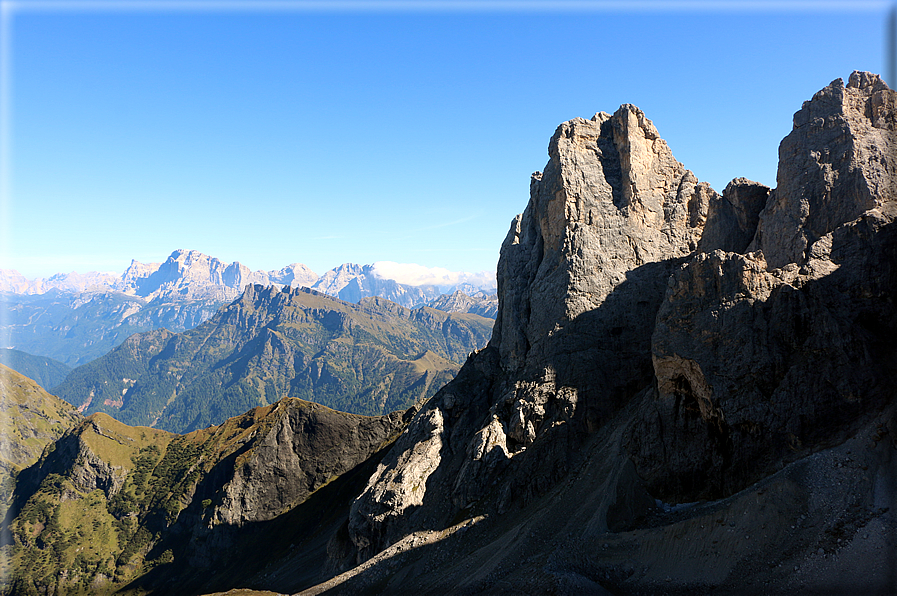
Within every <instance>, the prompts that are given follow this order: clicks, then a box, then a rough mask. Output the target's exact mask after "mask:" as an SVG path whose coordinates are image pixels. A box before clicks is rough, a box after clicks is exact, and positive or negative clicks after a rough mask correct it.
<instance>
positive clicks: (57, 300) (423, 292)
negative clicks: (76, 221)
mask: <svg viewBox="0 0 897 596" xmlns="http://www.w3.org/2000/svg"><path fill="white" fill-rule="evenodd" d="M255 284H259V285H265V286H274V287H289V288H298V287H311V288H313V289H316V290H318V291H320V292H323V293H325V294H329V295H331V296H334V297H337V298H340V299H342V300H346V301H348V302H355V303H357V302H358V301H359V300H361V299H362V298H365V297H372V296H378V297H381V298H386V299H388V300H391V301H393V302H395V303H397V304H401V305H404V306H407V307H418V306H424V305H427V304H430V303H435V304H436V307H437V308H438V305H439V304H440V303H439V298H440V296H441V290H445V291H447V292H456V291H462V292H465V291H466V292H467V294H476V293H477V292H480V294H479V297H476V298H471V299H469V300H468V303H469V308H470V309H472V311H475V312H476V313H477V314H484V315H486V316H489V314H490V313H493V312H494V310H495V308H496V307H497V300H496V299H495V298H494V297H493V296H492V294H494V287H493V286H486V287H485V288H478V287H476V286H472V285H470V284H469V283H464V284H460V285H458V286H445V287H439V286H436V285H429V286H411V285H407V284H400V283H398V282H396V281H394V280H390V279H383V278H381V277H379V276H378V275H377V274H376V272H375V268H374V267H373V266H372V265H365V266H360V265H354V264H351V263H346V264H344V265H341V266H339V267H337V268H336V269H334V270H332V271H328V272H327V273H325V274H324V275H322V276H321V277H318V276H317V275H316V274H315V273H313V272H312V271H311V270H310V269H308V268H307V267H306V266H305V265H302V264H299V263H294V264H292V265H289V266H287V267H284V268H283V269H281V270H279V271H269V272H264V271H250V270H249V268H248V267H246V266H245V265H242V264H240V263H238V262H234V263H231V264H229V265H227V264H225V263H222V262H221V261H219V260H218V259H216V258H214V257H210V256H207V255H204V254H202V253H200V252H197V251H187V250H176V251H174V252H173V253H172V254H171V255H170V256H169V257H168V259H167V260H166V261H165V262H164V263H161V264H160V263H149V264H144V263H139V262H137V261H132V263H131V265H130V266H129V267H128V269H127V270H126V271H125V272H124V273H123V274H122V275H121V276H113V275H110V274H99V273H91V274H87V275H80V274H76V273H72V274H59V275H54V276H53V277H51V278H48V279H37V280H27V279H25V278H24V277H22V276H21V275H19V274H18V273H17V272H15V271H12V270H3V271H0V299H2V302H3V306H4V308H5V309H6V311H7V320H5V321H3V323H2V325H3V327H2V328H0V337H5V338H7V341H8V342H9V344H8V346H6V347H9V348H15V349H17V350H20V351H22V352H25V353H28V354H33V355H38V356H45V357H49V358H53V359H55V360H58V361H60V362H62V363H64V364H66V365H67V366H71V367H75V366H79V365H82V364H86V363H87V362H90V361H91V360H94V359H96V358H98V357H100V356H102V355H103V354H106V353H107V352H109V350H111V349H112V348H114V347H115V346H117V345H119V344H121V343H122V342H123V341H124V340H125V339H126V338H128V337H129V336H131V335H133V334H134V333H139V332H143V331H152V330H155V329H162V328H164V329H168V330H169V331H173V332H175V333H178V332H182V331H186V330H188V329H192V328H193V327H195V326H196V325H198V324H200V323H202V322H203V321H205V320H206V319H208V318H209V317H211V316H212V315H213V314H215V312H217V311H218V309H219V308H221V307H222V306H224V305H225V304H228V303H229V302H232V301H233V300H235V299H237V298H238V297H239V296H240V295H241V294H242V292H243V290H244V288H245V287H247V285H255ZM454 308H455V310H453V311H452V312H460V311H459V308H460V307H459V306H458V303H457V302H456V303H455V304H454Z"/></svg>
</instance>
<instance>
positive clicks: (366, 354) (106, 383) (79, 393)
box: [53, 285, 493, 432]
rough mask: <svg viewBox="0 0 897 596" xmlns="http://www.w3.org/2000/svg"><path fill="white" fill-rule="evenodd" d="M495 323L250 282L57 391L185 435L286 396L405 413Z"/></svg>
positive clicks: (80, 372)
mask: <svg viewBox="0 0 897 596" xmlns="http://www.w3.org/2000/svg"><path fill="white" fill-rule="evenodd" d="M492 323H493V321H492V320H491V319H487V318H484V317H481V316H478V315H473V314H466V313H463V314H459V313H451V314H449V313H445V312H442V311H437V310H433V309H430V308H420V309H408V308H405V307H402V306H399V305H397V304H395V303H393V302H390V301H388V300H384V299H382V298H364V299H362V301H361V302H360V303H359V304H357V305H356V304H351V303H347V302H344V301H341V300H338V299H336V298H333V297H331V296H327V295H325V294H321V293H319V292H316V291H314V290H310V289H307V288H297V289H293V290H291V289H290V288H284V289H283V290H278V289H276V288H274V287H271V286H268V287H264V286H260V285H254V286H247V287H246V290H245V291H244V293H243V295H242V297H241V298H240V299H239V300H236V301H234V302H233V303H232V304H230V305H228V306H227V307H225V308H222V309H221V310H220V311H218V313H217V314H215V315H214V316H213V317H212V318H211V319H209V320H208V321H206V322H205V323H203V324H201V325H199V326H198V327H196V328H194V329H192V330H189V331H186V332H184V333H180V334H176V333H172V332H170V331H168V330H166V329H158V330H155V331H151V332H146V333H141V334H137V335H133V336H131V337H130V338H129V339H128V340H126V341H125V342H124V343H123V344H122V345H121V346H119V347H117V348H116V349H114V350H112V351H111V352H109V353H108V354H106V355H104V356H102V357H100V358H98V359H96V360H94V361H92V362H90V363H88V364H86V365H84V366H80V367H78V368H77V369H75V370H74V371H72V372H71V373H70V374H69V375H68V377H67V378H66V380H65V382H63V383H62V384H61V385H59V386H57V387H55V388H54V389H53V392H54V393H55V394H56V395H59V396H60V397H62V398H63V399H65V400H66V401H67V402H69V403H70V404H73V405H75V406H76V407H78V408H79V410H80V411H82V412H83V413H85V414H91V413H93V412H106V413H108V414H110V415H112V416H113V417H115V418H116V419H118V420H121V421H122V422H125V423H127V424H132V425H144V426H152V427H157V428H162V429H165V430H170V431H172V432H189V431H192V430H195V429H198V428H204V427H206V426H209V425H210V424H219V423H221V422H223V421H224V420H225V419H226V418H228V417H230V416H236V415H238V414H241V413H243V412H245V411H247V410H249V409H250V408H253V407H256V406H264V405H268V404H270V403H273V402H275V401H277V400H278V399H280V398H281V397H284V396H287V395H288V396H291V397H299V398H302V399H306V400H308V401H314V402H317V403H321V404H323V405H326V406H328V407H332V408H334V409H339V410H342V411H345V412H352V413H355V414H366V415H378V414H385V413H387V412H391V411H394V410H398V409H402V408H407V407H409V406H410V405H413V404H414V403H415V402H417V401H419V400H421V399H424V398H428V397H430V396H431V395H433V394H434V393H435V392H436V391H437V390H438V389H439V388H440V387H442V385H444V384H445V383H446V382H448V381H449V380H451V379H452V378H453V377H454V376H455V373H457V371H458V369H459V368H460V366H461V364H463V363H464V361H465V360H467V357H468V355H469V354H470V353H471V352H473V351H475V350H477V349H478V348H482V347H483V346H485V345H486V343H487V342H488V340H489V337H490V335H491V332H492Z"/></svg>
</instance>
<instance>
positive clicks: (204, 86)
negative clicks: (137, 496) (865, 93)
mask: <svg viewBox="0 0 897 596" xmlns="http://www.w3.org/2000/svg"><path fill="white" fill-rule="evenodd" d="M3 4H4V6H3V17H4V23H3V25H4V30H3V33H4V41H3V43H4V46H3V50H4V60H5V69H6V72H5V74H6V76H5V80H4V81H3V85H4V101H5V109H6V117H5V120H6V122H5V124H6V126H5V129H4V131H3V134H4V135H5V137H6V138H5V139H4V149H5V162H4V167H5V193H4V194H5V196H4V202H3V204H2V208H3V213H2V216H3V229H2V233H3V235H4V238H3V242H2V244H3V250H4V252H5V257H4V262H3V263H2V267H5V268H15V269H18V270H19V271H20V272H21V273H23V274H24V275H26V276H27V277H37V276H48V275H50V274H52V273H55V272H68V271H73V270H74V271H78V272H87V271H91V270H100V271H114V272H119V273H120V272H121V271H123V270H124V269H125V267H127V265H128V264H129V263H130V260H131V259H132V258H135V259H137V260H140V261H143V262H152V261H161V260H164V259H165V258H166V257H167V255H168V254H169V253H170V252H171V251H172V250H174V249H177V248H186V249H196V250H200V251H202V252H204V253H207V254H210V255H213V256H216V257H218V258H220V259H222V260H223V261H226V262H230V261H234V260H239V261H241V262H242V263H244V264H245V265H248V266H249V267H251V268H252V269H264V270H270V269H279V268H280V267H283V266H284V265H287V264H288V263H292V262H297V261H298V262H302V263H305V264H306V265H308V266H309V267H311V268H312V269H313V270H315V271H316V272H318V273H319V274H320V273H323V272H324V271H326V270H328V269H330V268H333V267H335V266H337V265H339V264H340V263H343V262H355V263H371V262H374V261H380V260H389V261H397V262H400V263H418V264H421V265H425V266H427V267H443V268H446V269H449V270H453V271H459V270H461V271H481V270H487V271H494V269H495V265H496V262H497V259H498V251H499V246H500V244H501V241H502V240H503V239H504V236H505V234H506V233H507V230H508V226H509V223H510V221H511V219H512V218H513V217H514V215H515V214H517V213H519V212H521V211H522V210H523V209H524V208H525V206H526V202H527V200H528V194H529V178H530V174H531V173H532V172H533V171H535V170H541V169H543V167H544V165H545V163H546V161H547V152H546V148H547V145H548V140H549V138H550V137H551V135H552V133H553V132H554V130H555V128H556V127H557V125H558V124H560V123H561V122H563V121H565V120H568V119H570V118H574V117H577V116H582V117H586V118H589V117H591V116H592V115H593V114H594V113H595V112H597V111H607V112H613V111H614V110H616V109H617V108H618V107H619V105H620V104H621V103H632V104H635V105H637V106H639V107H640V108H642V109H643V110H644V111H645V113H646V114H647V116H648V117H649V118H651V119H652V120H653V121H654V124H655V125H656V126H657V128H658V130H659V131H660V134H661V136H663V137H664V138H665V139H666V140H667V142H668V143H669V146H670V148H671V149H672V151H673V154H674V155H675V156H676V158H677V159H678V160H679V161H681V162H682V163H683V164H685V166H686V167H687V168H689V169H691V170H692V171H694V172H695V174H696V175H697V176H698V177H699V178H700V179H701V180H706V181H708V182H710V183H711V185H712V186H713V187H714V188H715V189H717V190H718V191H721V190H722V189H723V187H724V186H725V185H726V183H727V182H728V181H729V180H731V179H732V178H734V177H736V176H745V177H748V178H752V179H754V180H758V181H760V182H763V183H766V184H769V185H770V186H775V172H776V162H777V150H778V144H779V142H780V141H781V139H782V137H784V136H785V135H786V134H788V132H789V131H790V129H791V118H792V115H793V113H794V112H795V111H797V110H798V109H799V108H800V106H801V103H802V102H803V101H805V100H807V99H809V98H810V97H811V96H812V95H813V93H814V92H816V91H817V90H819V89H820V88H822V87H824V86H825V85H827V84H828V83H829V82H831V81H832V80H833V79H836V78H838V77H841V78H844V79H845V80H846V79H847V77H848V76H849V75H850V73H851V72H852V71H853V70H855V69H859V70H871V71H874V72H879V73H882V74H883V75H884V74H885V73H884V72H883V71H884V70H885V68H886V66H887V65H886V57H885V52H886V50H885V37H886V28H885V24H886V17H887V14H888V11H889V9H890V8H891V6H892V4H890V3H888V2H878V3H876V2H871V3H857V4H851V3H847V2H845V3H827V4H822V3H814V2H809V3H802V2H792V3H790V4H789V6H790V7H791V8H790V9H789V10H780V9H776V8H774V7H775V6H776V3H750V4H748V3H738V4H735V5H733V4H731V3H726V2H712V3H706V4H704V3H695V2H692V3H673V4H671V5H663V4H662V3H650V2H649V3H642V4H640V5H638V6H639V8H638V9H636V10H629V11H627V10H624V9H622V8H620V6H622V3H619V4H608V3H600V2H588V3H584V4H577V3H570V2H568V3H567V4H566V6H567V8H566V9H565V10H556V9H553V8H551V6H553V5H551V4H550V3H540V4H537V5H532V4H527V3H525V2H520V3H503V4H501V5H500V6H497V7H493V8H491V9H490V7H489V4H488V3H473V4H468V5H463V4H457V3H455V4H453V3H443V4H441V5H440V6H441V9H439V10H427V9H424V8H421V4H411V5H405V7H402V5H401V3H392V4H386V3H377V2H372V3H364V4H361V3H359V4H358V5H357V6H356V7H355V8H352V6H349V5H346V4H337V5H335V6H336V8H329V9H328V8H324V9H310V8H309V6H310V5H308V4H302V3H294V4H289V3H287V4H281V3H273V4H268V8H266V9H256V8H254V7H253V5H252V4H248V3H232V4H227V3H212V4H206V3H203V2H193V3H192V4H184V3H179V2H177V1H174V2H170V3H166V2H155V3H150V4H142V5H135V4H128V3H127V2H112V3H110V4H108V5H104V4H102V3H93V4H90V3H79V2H74V3H72V2H64V1H63V2H57V3H39V2H28V1H24V2H17V3H12V2H6V1H5V0H4V2H3ZM397 4H398V5H399V8H396V6H397ZM168 6H171V7H172V8H167V7H168ZM104 7H106V8H104ZM108 7H111V8H108ZM359 7H360V8H359ZM889 83H891V84H892V86H893V82H890V81H889Z"/></svg>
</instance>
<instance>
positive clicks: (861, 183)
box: [752, 72, 897, 268]
mask: <svg viewBox="0 0 897 596" xmlns="http://www.w3.org/2000/svg"><path fill="white" fill-rule="evenodd" d="M895 97H897V96H895V94H894V92H893V91H892V90H891V89H889V88H888V86H887V85H886V84H885V82H884V81H882V80H881V78H880V77H879V76H878V75H875V74H871V73H867V72H854V73H853V74H852V75H850V79H849V80H848V83H847V85H846V86H845V85H844V81H843V80H841V79H837V80H835V81H832V83H831V84H830V85H828V86H827V87H825V88H824V89H822V90H821V91H819V92H818V93H816V94H815V95H814V96H813V99H812V100H810V101H806V102H804V105H803V107H802V108H801V109H800V111H798V112H797V113H796V114H795V115H794V129H793V130H792V132H791V134H789V135H788V136H787V137H785V139H784V140H783V141H782V144H781V145H780V146H779V170H778V174H777V175H776V182H777V186H776V189H775V192H774V193H773V195H772V197H771V198H770V201H769V203H768V205H767V207H766V209H765V210H764V212H763V213H762V214H761V215H760V226H759V228H758V230H757V238H756V239H755V241H754V243H753V245H752V246H753V248H759V249H761V250H762V251H763V254H764V255H765V256H766V260H767V262H768V264H769V266H770V267H771V268H779V267H783V266H785V265H787V264H788V263H798V264H799V265H803V263H804V261H806V260H807V259H808V258H809V254H808V249H809V248H810V247H811V246H812V244H813V243H814V242H816V240H818V239H819V238H821V237H822V236H825V235H826V234H828V233H829V232H832V231H833V230H834V229H835V228H837V227H838V226H840V225H841V224H843V223H845V222H848V221H851V220H853V219H856V218H857V217H859V216H860V215H862V214H863V213H864V212H865V211H868V210H869V209H874V208H878V207H881V206H882V205H883V204H884V203H888V202H892V201H893V200H894V197H895V194H897V177H895V175H894V172H895V171H897V144H895V143H897V140H895V134H894V133H895V131H897V116H895V114H897V107H895V106H897V104H895V102H897V99H895Z"/></svg>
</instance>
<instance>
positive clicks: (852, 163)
mask: <svg viewBox="0 0 897 596" xmlns="http://www.w3.org/2000/svg"><path fill="white" fill-rule="evenodd" d="M895 97H897V93H895V92H893V91H891V90H889V89H887V87H886V86H885V85H884V83H882V82H881V80H880V79H879V78H878V77H877V76H874V75H870V74H868V73H854V74H853V75H852V76H851V78H850V82H849V83H848V85H847V87H846V88H845V87H844V86H843V83H842V82H841V81H840V80H839V81H835V82H833V83H832V84H831V85H829V86H828V87H826V88H825V89H823V90H822V91H820V92H819V93H817V94H816V95H815V96H814V98H813V100H812V101H810V102H807V103H805V104H804V107H803V108H802V109H801V111H800V112H798V113H797V114H795V117H794V131H793V132H792V133H791V134H790V135H789V136H788V137H786V139H785V140H784V141H783V142H782V147H781V149H780V153H781V154H782V156H783V158H782V160H781V162H780V166H779V174H778V178H779V182H780V186H779V188H777V189H776V190H775V191H774V192H773V193H772V195H771V197H770V204H769V205H768V206H767V207H766V209H765V210H764V211H763V213H762V214H761V216H760V226H759V229H758V231H757V238H756V240H755V241H754V246H759V247H762V250H758V251H757V252H749V253H747V254H745V255H742V254H737V253H734V252H728V253H726V252H722V251H716V252H712V253H704V254H699V255H697V256H696V257H695V258H694V259H692V260H691V261H690V262H689V263H687V264H686V265H684V266H683V267H682V268H681V269H680V270H679V271H677V272H676V274H675V275H674V276H673V277H672V278H671V279H670V285H669V289H668V291H667V294H666V297H665V300H664V303H663V306H662V307H661V309H660V312H659V313H658V316H657V324H656V327H655V329H654V335H653V339H652V356H653V359H654V369H655V374H656V377H657V386H658V399H657V401H656V402H655V404H654V406H655V407H656V408H657V412H656V413H655V416H656V417H646V419H645V420H646V426H640V427H638V428H637V430H636V431H635V432H634V433H633V442H634V444H637V445H638V447H637V448H636V449H635V453H636V454H637V456H636V459H637V461H638V462H639V463H640V472H641V474H642V475H643V477H645V478H646V479H647V480H648V481H649V483H650V484H651V485H652V490H653V492H654V493H656V494H658V495H661V493H663V497H664V498H666V499H671V500H685V501H693V500H696V499H698V498H715V497H719V496H723V495H727V494H731V493H732V492H734V491H736V490H739V489H741V488H742V487H744V486H745V485H747V484H749V483H750V482H752V481H754V480H757V479H758V478H760V477H762V476H764V475H766V474H768V473H769V472H770V471H772V470H775V469H777V468H778V467H780V466H781V464H782V462H783V461H788V460H790V459H793V458H794V457H795V456H796V454H804V453H806V452H807V451H811V450H814V449H818V448H819V447H820V446H825V445H832V444H837V443H840V442H842V441H844V440H845V439H846V438H847V437H849V436H851V435H852V434H853V433H854V432H855V431H856V429H857V425H858V424H860V423H862V422H863V421H865V419H866V418H868V416H869V415H871V414H872V413H875V412H877V411H879V410H880V409H881V408H882V407H884V406H885V405H886V404H888V403H889V402H891V401H892V400H893V399H894V392H893V388H894V387H895V386H897V371H895V369H894V367H893V366H892V365H890V364H889V362H890V358H892V357H893V355H894V354H895V353H897V342H894V341H893V339H892V338H893V337H894V334H895V333H897V304H895V302H894V300H895V293H894V288H895V284H897V270H895V267H897V243H895V240H897V236H895V234H897V228H895V224H894V219H895V216H897V192H895V187H894V175H893V172H894V171H895V170H894V168H895V162H894V159H895V158H894V151H893V148H894V143H895V141H897V126H895V120H894V116H895V114H897V108H895V104H894V100H895ZM810 160H812V163H810ZM826 172H827V173H826ZM730 186H731V185H730ZM798 214H800V215H798ZM660 428H663V429H664V430H663V432H661V431H660ZM649 453H650V454H649ZM661 453H663V455H661Z"/></svg>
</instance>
